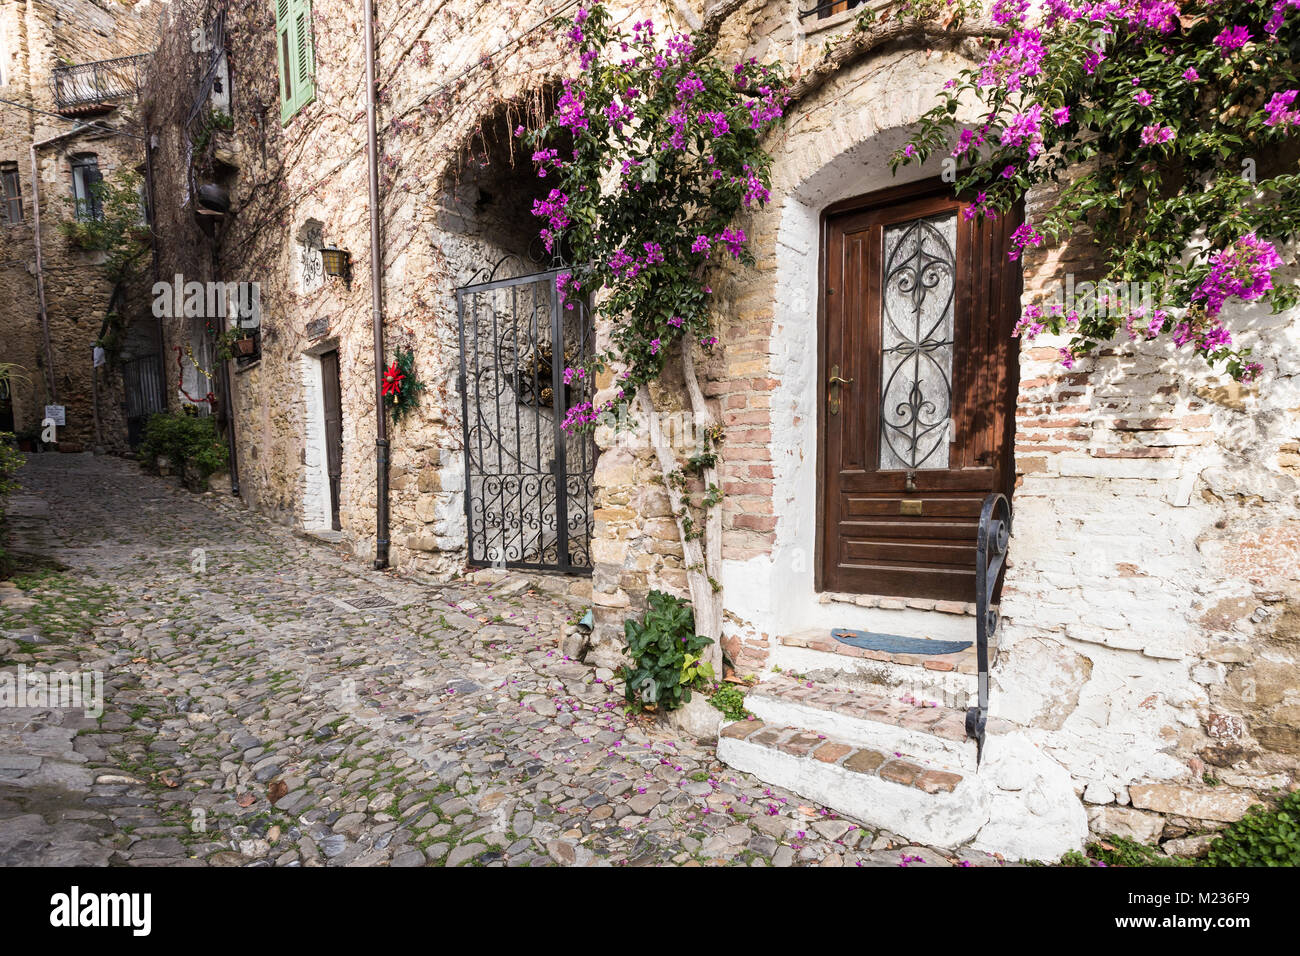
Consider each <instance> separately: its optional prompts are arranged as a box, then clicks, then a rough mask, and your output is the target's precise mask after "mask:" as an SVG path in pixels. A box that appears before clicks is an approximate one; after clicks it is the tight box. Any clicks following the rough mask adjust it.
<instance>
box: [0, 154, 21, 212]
mask: <svg viewBox="0 0 1300 956" xmlns="http://www.w3.org/2000/svg"><path fill="white" fill-rule="evenodd" d="M0 194H3V196H4V216H5V224H6V225H9V226H16V225H18V223H20V222H22V221H23V191H22V181H21V180H19V178H18V164H17V163H0Z"/></svg>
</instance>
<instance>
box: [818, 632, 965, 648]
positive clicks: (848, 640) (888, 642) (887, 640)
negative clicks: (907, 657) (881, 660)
mask: <svg viewBox="0 0 1300 956" xmlns="http://www.w3.org/2000/svg"><path fill="white" fill-rule="evenodd" d="M831 637H833V638H835V640H837V641H839V642H840V643H841V644H849V645H851V646H853V647H860V648H862V649H863V650H867V651H884V652H885V653H886V654H956V653H957V652H958V651H964V650H966V648H968V647H970V645H971V642H970V641H929V640H926V639H925V638H923V637H903V636H902V635H901V634H879V633H877V632H875V631H855V630H852V629H851V628H847V627H837V628H833V629H832V630H831Z"/></svg>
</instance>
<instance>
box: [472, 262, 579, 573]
mask: <svg viewBox="0 0 1300 956" xmlns="http://www.w3.org/2000/svg"><path fill="white" fill-rule="evenodd" d="M561 271H562V270H551V271H550V272H542V273H535V274H533V275H525V276H519V277H517V278H513V279H498V280H494V281H488V282H481V283H478V284H476V285H467V286H464V287H462V288H460V289H458V290H456V306H457V311H458V314H459V318H460V393H461V402H462V406H461V407H462V421H463V424H464V441H465V520H466V523H467V525H468V536H469V563H470V564H471V565H477V566H480V567H484V566H496V567H511V568H531V569H536V570H551V571H565V572H570V573H582V572H589V571H590V570H591V551H590V545H591V497H592V472H593V470H594V468H595V461H596V447H595V442H594V440H593V438H592V435H591V433H590V432H589V431H587V432H581V433H579V432H573V433H566V432H565V430H564V427H563V423H564V419H565V416H566V414H567V413H568V411H569V409H571V408H573V407H574V406H576V405H578V404H580V403H582V402H589V401H591V399H592V392H593V389H592V387H591V383H590V381H589V380H588V379H585V378H578V377H576V376H574V377H572V378H571V381H568V382H566V381H565V374H564V370H565V368H566V367H575V366H577V365H579V364H580V363H581V362H582V360H583V359H584V357H585V356H586V355H587V354H588V353H589V350H590V348H591V340H592V338H593V332H592V328H591V322H590V317H589V315H588V313H587V309H586V306H585V304H584V303H582V302H578V301H573V300H569V301H568V302H561V301H560V297H559V295H558V294H557V293H556V288H555V280H556V277H557V276H559V275H560V274H561Z"/></svg>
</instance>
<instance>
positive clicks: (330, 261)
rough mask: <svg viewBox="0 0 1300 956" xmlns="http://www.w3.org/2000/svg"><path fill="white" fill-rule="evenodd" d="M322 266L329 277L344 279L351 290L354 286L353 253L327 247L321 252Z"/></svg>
mask: <svg viewBox="0 0 1300 956" xmlns="http://www.w3.org/2000/svg"><path fill="white" fill-rule="evenodd" d="M320 259H321V266H322V268H323V269H324V271H325V274H326V275H327V276H334V277H335V278H336V279H342V280H343V282H344V284H345V285H347V286H348V287H349V288H351V286H352V253H350V252H348V251H347V250H346V249H336V248H335V247H334V246H325V247H323V248H322V249H321V251H320Z"/></svg>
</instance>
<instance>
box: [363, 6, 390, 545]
mask: <svg viewBox="0 0 1300 956" xmlns="http://www.w3.org/2000/svg"><path fill="white" fill-rule="evenodd" d="M363 16H364V18H365V44H366V156H367V159H368V160H369V164H368V165H369V167H370V170H369V172H370V303H371V313H372V314H371V322H372V323H373V325H374V330H375V568H376V569H377V570H378V569H383V568H386V567H388V411H387V409H385V408H384V394H383V392H384V303H383V286H382V282H383V277H382V276H381V274H380V270H381V269H383V265H384V258H383V256H384V253H383V248H382V246H381V244H380V238H379V216H380V209H379V137H378V134H377V132H376V129H375V125H376V124H375V112H376V109H375V3H374V0H365V5H364V11H363Z"/></svg>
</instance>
